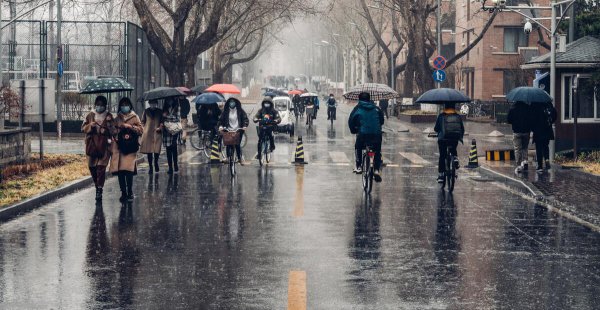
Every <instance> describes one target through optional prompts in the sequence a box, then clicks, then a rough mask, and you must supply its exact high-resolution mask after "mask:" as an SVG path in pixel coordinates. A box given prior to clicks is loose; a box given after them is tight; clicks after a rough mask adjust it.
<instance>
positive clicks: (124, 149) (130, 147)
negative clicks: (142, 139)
mask: <svg viewBox="0 0 600 310" xmlns="http://www.w3.org/2000/svg"><path fill="white" fill-rule="evenodd" d="M117 138H118V141H117V146H118V147H119V152H121V154H124V155H127V154H131V153H135V152H137V151H139V149H140V143H139V141H138V140H139V139H138V138H139V136H138V135H137V134H136V133H135V132H134V131H133V130H131V129H129V128H124V129H121V130H120V131H119V134H118V136H117Z"/></svg>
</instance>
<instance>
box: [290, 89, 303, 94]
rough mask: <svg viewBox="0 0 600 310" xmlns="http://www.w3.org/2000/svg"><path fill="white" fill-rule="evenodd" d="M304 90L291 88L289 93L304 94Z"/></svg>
mask: <svg viewBox="0 0 600 310" xmlns="http://www.w3.org/2000/svg"><path fill="white" fill-rule="evenodd" d="M303 93H304V92H303V91H301V90H299V89H294V90H290V91H289V92H288V94H290V95H302V94H303Z"/></svg>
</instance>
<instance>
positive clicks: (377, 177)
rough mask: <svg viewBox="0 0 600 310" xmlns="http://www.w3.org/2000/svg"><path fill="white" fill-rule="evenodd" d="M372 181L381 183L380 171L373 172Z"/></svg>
mask: <svg viewBox="0 0 600 310" xmlns="http://www.w3.org/2000/svg"><path fill="white" fill-rule="evenodd" d="M373 179H375V182H377V183H380V182H381V181H382V179H381V171H379V170H375V171H374V172H373Z"/></svg>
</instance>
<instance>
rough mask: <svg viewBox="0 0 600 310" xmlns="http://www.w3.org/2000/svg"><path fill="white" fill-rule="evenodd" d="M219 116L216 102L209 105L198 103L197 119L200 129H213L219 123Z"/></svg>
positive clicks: (219, 112)
mask: <svg viewBox="0 0 600 310" xmlns="http://www.w3.org/2000/svg"><path fill="white" fill-rule="evenodd" d="M220 116H221V110H220V109H219V106H217V104H211V105H206V104H203V105H200V109H199V110H198V120H199V122H200V128H202V130H213V129H215V128H216V127H217V124H218V123H219V117H220Z"/></svg>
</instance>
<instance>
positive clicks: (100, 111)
mask: <svg viewBox="0 0 600 310" xmlns="http://www.w3.org/2000/svg"><path fill="white" fill-rule="evenodd" d="M107 106H108V101H107V100H106V97H104V96H98V97H96V101H95V102H94V111H92V112H90V113H89V114H88V115H87V116H86V117H85V121H84V122H83V125H81V131H83V132H84V133H85V145H86V150H87V149H88V144H89V143H91V142H90V141H91V140H92V139H93V138H97V137H96V135H100V136H103V137H104V138H105V142H106V143H105V144H104V145H103V148H104V150H99V151H100V152H101V153H102V154H103V155H102V156H90V155H88V156H87V160H88V167H89V168H90V174H91V175H92V179H93V180H94V185H95V186H96V201H101V200H102V190H103V188H104V181H105V180H106V167H107V166H108V164H109V162H110V155H111V151H110V143H109V141H110V136H111V133H112V132H114V131H115V128H114V124H113V116H112V114H110V112H108V109H107ZM98 147H100V146H98Z"/></svg>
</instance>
